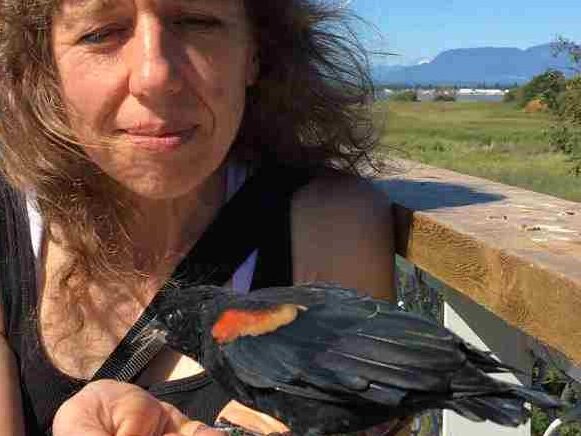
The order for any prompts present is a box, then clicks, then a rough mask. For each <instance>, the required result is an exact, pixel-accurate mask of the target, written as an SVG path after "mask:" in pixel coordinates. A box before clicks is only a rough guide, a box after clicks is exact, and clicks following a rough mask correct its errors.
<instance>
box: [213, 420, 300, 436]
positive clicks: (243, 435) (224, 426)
mask: <svg viewBox="0 0 581 436" xmlns="http://www.w3.org/2000/svg"><path fill="white" fill-rule="evenodd" d="M214 428H215V429H217V430H220V431H223V432H226V433H228V434H229V435H230V436H291V435H292V433H290V432H288V433H269V434H266V435H265V434H264V433H256V432H253V431H251V430H248V429H247V428H244V427H241V426H239V425H237V424H234V423H232V422H230V421H228V420H227V419H224V418H220V419H218V421H216V423H215V424H214Z"/></svg>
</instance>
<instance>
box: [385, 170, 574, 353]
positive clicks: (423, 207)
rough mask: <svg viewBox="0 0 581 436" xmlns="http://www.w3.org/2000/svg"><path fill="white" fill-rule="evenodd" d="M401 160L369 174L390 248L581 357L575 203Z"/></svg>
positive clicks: (532, 332) (500, 314)
mask: <svg viewBox="0 0 581 436" xmlns="http://www.w3.org/2000/svg"><path fill="white" fill-rule="evenodd" d="M405 166H406V167H405V170H404V171H400V172H398V174H396V175H393V176H390V177H387V178H386V179H385V180H382V181H380V182H379V183H380V185H381V186H382V188H383V189H384V190H385V192H387V193H388V195H389V196H390V197H391V199H392V201H393V202H394V204H395V214H396V226H397V227H396V228H397V235H396V244H397V252H398V253H399V254H400V255H402V256H404V257H405V258H407V259H408V260H409V261H411V262H413V263H414V264H416V265H418V266H419V267H420V268H422V269H424V270H426V271H428V272H429V273H430V274H432V275H433V276H434V277H436V278H438V279H439V280H441V281H442V282H444V283H446V284H447V285H448V286H450V287H452V288H454V289H456V290H458V291H459V292H461V293H463V294H464V295H466V296H468V297H470V298H471V299H472V300H474V301H475V302H476V303H478V304H480V305H482V306H483V307H485V308H486V309H488V310H490V311H491V312H493V313H495V314H496V315H497V316H498V317H500V318H501V319H503V320H505V321H506V322H507V323H509V324H510V325H512V326H514V327H516V328H519V329H521V330H523V331H524V332H526V333H527V334H529V335H531V336H534V337H536V338H538V339H540V340H541V341H543V342H545V343H547V344H550V345H551V346H552V347H554V348H556V349H557V350H559V351H561V352H562V353H564V354H565V355H566V356H567V357H569V358H570V359H572V360H573V362H575V363H577V364H581V204H579V203H574V202H570V201H565V200H561V199H558V198H554V197H551V196H548V195H543V194H538V193H535V192H530V191H526V190H523V189H519V188H514V187H510V186H507V185H502V184H500V183H494V182H490V181H487V180H484V179H479V178H476V177H470V176H465V175H461V174H458V173H455V172H452V171H447V170H442V169H437V168H434V167H428V166H425V165H420V164H416V163H411V162H406V163H405ZM580 189H581V183H580Z"/></svg>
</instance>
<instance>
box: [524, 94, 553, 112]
mask: <svg viewBox="0 0 581 436" xmlns="http://www.w3.org/2000/svg"><path fill="white" fill-rule="evenodd" d="M547 108H548V106H547V104H546V103H545V102H544V101H542V100H541V99H540V98H535V99H534V100H531V101H529V102H528V103H527V105H526V106H525V112H526V113H528V114H533V113H537V112H544V111H546V110H547Z"/></svg>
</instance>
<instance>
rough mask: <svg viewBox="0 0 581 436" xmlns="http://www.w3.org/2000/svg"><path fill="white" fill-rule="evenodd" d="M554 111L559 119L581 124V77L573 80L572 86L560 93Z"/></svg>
mask: <svg viewBox="0 0 581 436" xmlns="http://www.w3.org/2000/svg"><path fill="white" fill-rule="evenodd" d="M577 86H579V87H577ZM553 112H554V113H555V114H556V115H557V117H558V119H559V120H561V121H563V122H567V123H571V124H574V125H578V126H581V80H580V79H579V78H577V79H574V80H572V81H571V86H568V87H567V89H566V90H564V91H563V92H561V93H560V94H559V95H558V97H557V99H556V103H555V107H554V109H553Z"/></svg>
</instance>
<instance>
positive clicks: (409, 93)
mask: <svg viewBox="0 0 581 436" xmlns="http://www.w3.org/2000/svg"><path fill="white" fill-rule="evenodd" d="M389 99H390V100H393V101H420V99H419V98H418V92H417V91H415V90H413V89H408V90H404V91H397V92H394V93H393V94H392V95H391V96H390V97H389Z"/></svg>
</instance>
